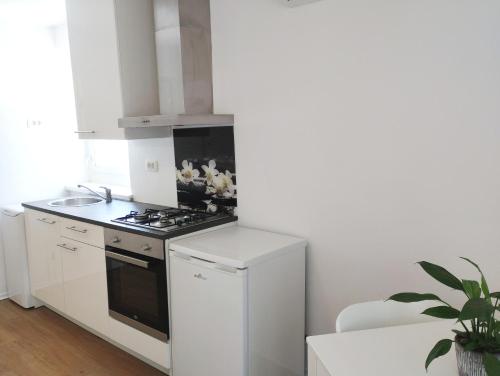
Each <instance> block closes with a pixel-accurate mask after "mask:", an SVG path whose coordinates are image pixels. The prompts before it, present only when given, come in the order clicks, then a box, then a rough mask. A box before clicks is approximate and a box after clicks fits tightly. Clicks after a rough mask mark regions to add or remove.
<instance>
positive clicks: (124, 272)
mask: <svg viewBox="0 0 500 376" xmlns="http://www.w3.org/2000/svg"><path fill="white" fill-rule="evenodd" d="M112 252H116V250H112ZM124 253H127V256H129V257H133V258H135V259H140V260H145V261H147V262H148V263H149V266H148V268H144V267H141V266H137V265H134V264H132V263H128V262H125V261H121V260H116V259H114V258H112V257H106V266H107V279H108V298H109V299H108V300H109V308H110V310H112V311H115V312H117V313H119V314H121V315H124V316H127V317H128V318H130V319H133V320H135V321H138V322H140V323H142V324H145V325H147V326H150V327H152V328H154V329H156V330H159V331H161V332H163V333H167V334H168V312H167V290H166V289H167V282H166V270H164V269H165V264H164V262H163V261H161V260H156V259H152V258H149V257H145V256H139V257H138V256H137V255H135V254H132V256H130V255H129V254H128V252H125V251H122V250H120V254H124Z"/></svg>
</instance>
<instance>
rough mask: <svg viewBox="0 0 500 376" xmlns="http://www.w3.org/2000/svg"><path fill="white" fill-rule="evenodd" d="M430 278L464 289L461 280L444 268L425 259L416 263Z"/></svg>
mask: <svg viewBox="0 0 500 376" xmlns="http://www.w3.org/2000/svg"><path fill="white" fill-rule="evenodd" d="M418 264H419V265H420V266H421V267H422V269H424V270H425V272H426V273H427V274H429V275H430V276H431V277H432V278H434V279H435V280H437V281H438V282H441V283H442V284H443V285H446V286H448V287H451V288H452V289H454V290H459V291H464V287H463V286H462V282H461V281H460V280H459V279H458V278H457V277H455V276H454V275H453V274H451V273H450V272H449V271H448V270H446V269H445V268H443V267H441V266H439V265H436V264H431V263H430V262H427V261H420V262H419V263H418Z"/></svg>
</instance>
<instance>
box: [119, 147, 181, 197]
mask: <svg viewBox="0 0 500 376" xmlns="http://www.w3.org/2000/svg"><path fill="white" fill-rule="evenodd" d="M128 150H129V160H130V184H131V188H132V192H133V194H134V199H135V200H136V201H143V202H148V203H151V204H156V205H166V206H173V207H177V188H176V177H175V176H176V175H175V159H174V158H175V157H174V144H173V138H172V137H169V138H157V139H146V140H134V141H129V145H128ZM146 161H153V162H154V161H156V162H158V172H150V171H147V170H146Z"/></svg>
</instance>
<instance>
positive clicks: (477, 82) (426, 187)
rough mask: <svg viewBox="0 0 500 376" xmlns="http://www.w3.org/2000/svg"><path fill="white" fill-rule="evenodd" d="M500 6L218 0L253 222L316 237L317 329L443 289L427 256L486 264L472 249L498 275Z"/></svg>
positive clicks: (224, 70) (223, 82)
mask: <svg viewBox="0 0 500 376" xmlns="http://www.w3.org/2000/svg"><path fill="white" fill-rule="evenodd" d="M499 19H500V2H498V1H496V0H484V1H481V2H477V1H473V0H459V1H457V0H442V1H435V0H422V1H413V0H399V1H392V0H379V1H372V0H323V1H320V2H317V3H313V4H310V5H307V6H303V7H298V8H287V7H285V6H284V5H283V1H281V0H252V1H248V0H213V1H212V33H213V36H212V37H213V66H214V80H215V83H214V86H215V88H214V89H215V106H216V109H215V110H216V112H218V113H235V114H236V125H235V133H236V135H235V137H236V159H237V171H238V194H239V196H238V204H239V216H240V222H241V223H242V224H244V225H248V226H254V227H258V228H263V229H269V230H274V231H278V232H283V233H289V234H296V235H300V236H304V237H306V238H307V239H308V240H309V242H310V246H309V249H308V251H309V257H308V287H307V291H308V297H307V300H308V333H309V334H318V333H324V332H329V331H333V330H334V320H335V317H336V315H337V314H338V313H339V311H340V310H341V309H342V308H343V307H345V306H346V305H348V304H351V303H354V302H359V301H364V300H371V299H384V298H386V297H388V296H389V295H390V294H392V293H395V292H399V291H404V290H418V291H427V290H429V291H431V290H432V291H434V290H436V286H437V283H434V282H433V281H431V280H430V279H429V278H427V277H426V276H425V275H424V273H423V272H421V271H420V270H419V269H418V267H417V266H416V265H414V262H416V261H419V260H422V259H425V260H430V261H435V262H439V263H443V264H445V265H448V266H449V267H450V269H452V270H454V271H457V272H459V274H460V273H462V272H465V271H468V272H466V273H465V275H466V276H468V277H477V273H474V272H473V271H472V270H471V269H470V268H469V267H467V266H464V265H463V264H462V263H461V262H460V261H458V260H457V257H458V256H469V257H471V258H473V259H475V260H477V261H478V262H480V263H481V264H482V265H483V266H484V271H485V273H486V274H487V275H488V276H489V277H490V278H491V284H492V285H493V286H494V287H495V289H496V290H500V163H499V161H500V124H499V119H500V106H499V103H500V69H499V67H500V43H499V42H500V23H499V22H498V20H499ZM462 275H463V274H462ZM290 278H293V276H290ZM437 290H438V291H440V293H442V294H443V295H444V296H446V297H448V296H450V297H452V298H451V299H452V301H455V299H457V296H456V294H454V293H452V292H450V291H449V290H448V289H442V288H438V289H437Z"/></svg>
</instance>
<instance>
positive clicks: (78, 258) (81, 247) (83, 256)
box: [60, 237, 109, 335]
mask: <svg viewBox="0 0 500 376" xmlns="http://www.w3.org/2000/svg"><path fill="white" fill-rule="evenodd" d="M60 244H61V247H62V248H61V249H62V265H63V280H64V297H65V302H66V309H65V313H66V314H67V315H68V316H70V317H72V318H74V319H76V320H78V321H80V322H81V323H82V324H84V325H86V326H88V327H89V328H91V329H94V330H96V331H97V332H99V333H102V334H104V335H109V329H108V327H109V326H108V320H109V316H108V297H107V286H106V260H105V256H104V249H101V248H97V247H93V246H91V245H87V244H83V243H79V242H76V241H72V240H70V239H67V238H64V237H61V238H60Z"/></svg>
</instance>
